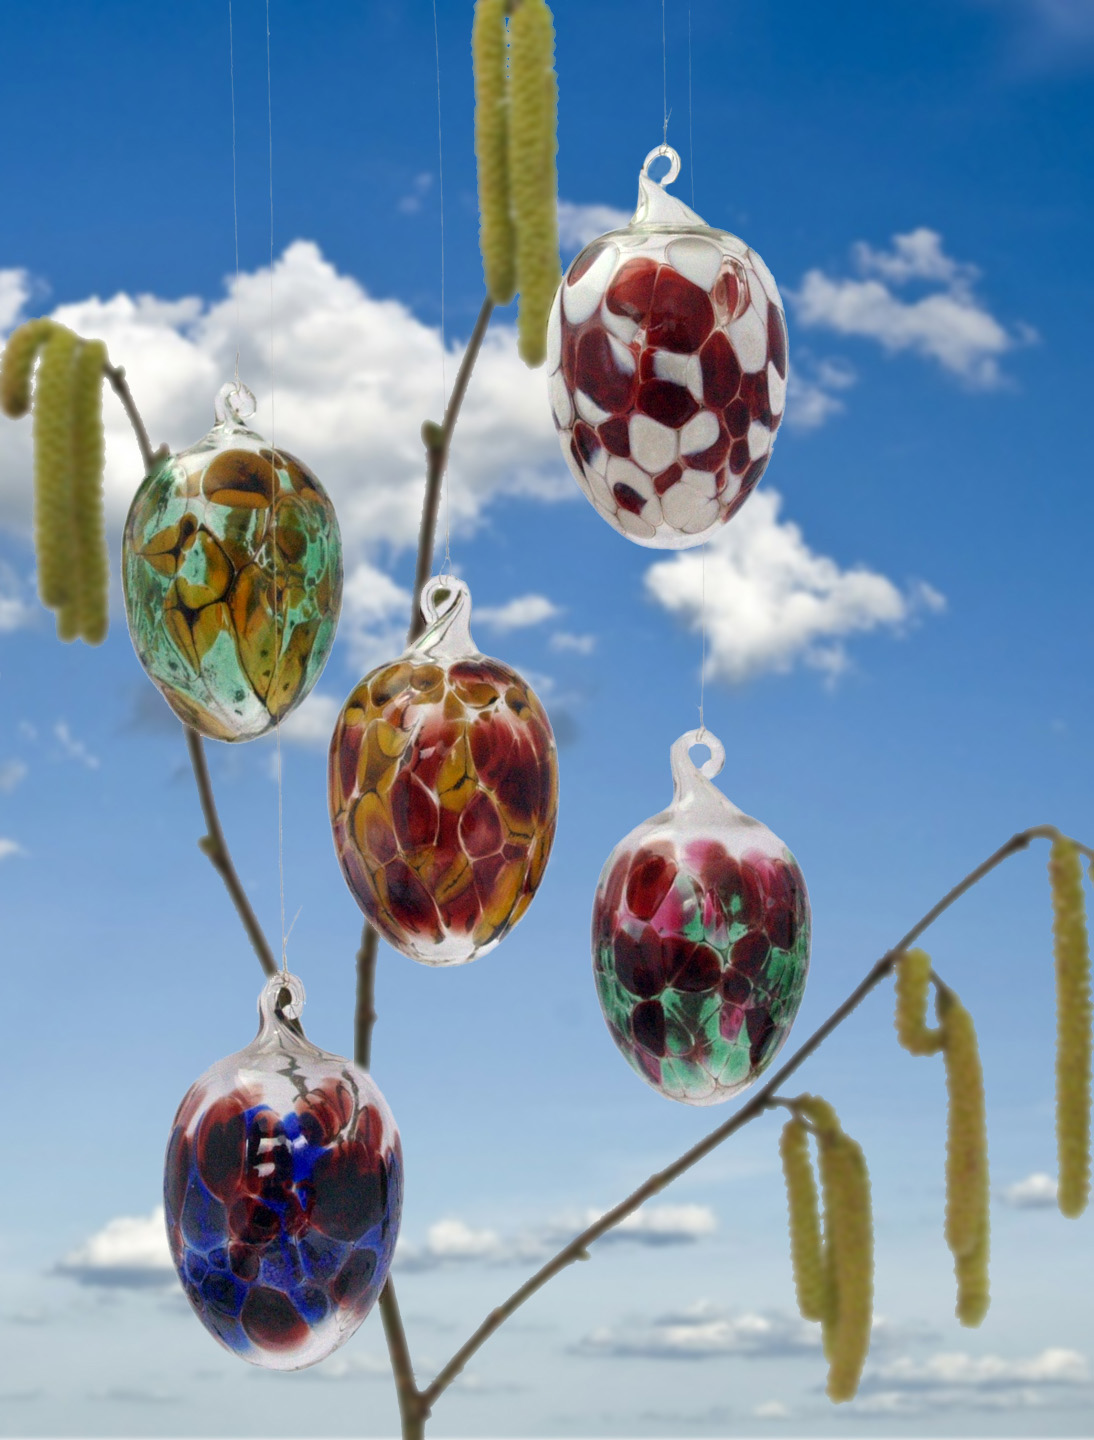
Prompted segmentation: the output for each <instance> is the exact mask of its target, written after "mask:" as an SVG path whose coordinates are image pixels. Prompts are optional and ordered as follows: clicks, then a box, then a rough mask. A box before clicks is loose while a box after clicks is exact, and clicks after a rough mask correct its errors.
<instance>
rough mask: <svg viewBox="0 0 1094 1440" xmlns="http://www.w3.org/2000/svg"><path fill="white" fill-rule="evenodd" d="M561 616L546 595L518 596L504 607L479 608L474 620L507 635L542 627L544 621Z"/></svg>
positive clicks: (560, 612) (559, 610)
mask: <svg viewBox="0 0 1094 1440" xmlns="http://www.w3.org/2000/svg"><path fill="white" fill-rule="evenodd" d="M561 614H562V611H561V609H560V608H559V607H558V606H557V605H556V604H555V602H554V601H553V600H548V598H547V596H546V595H517V596H514V598H513V599H512V600H507V601H506V602H505V604H504V605H479V606H477V607H476V609H475V611H474V617H473V618H474V619H475V621H476V622H477V623H481V624H483V625H485V626H486V627H487V629H488V630H498V631H501V632H502V633H503V634H505V633H506V632H508V631H509V630H524V629H526V628H527V627H528V626H530V625H542V624H543V622H544V620H552V619H553V618H554V617H555V616H556V615H561Z"/></svg>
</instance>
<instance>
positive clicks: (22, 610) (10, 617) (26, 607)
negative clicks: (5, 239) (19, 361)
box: [0, 272, 36, 635]
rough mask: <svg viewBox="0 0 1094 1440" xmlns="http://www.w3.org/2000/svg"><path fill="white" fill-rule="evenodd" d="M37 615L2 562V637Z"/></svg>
mask: <svg viewBox="0 0 1094 1440" xmlns="http://www.w3.org/2000/svg"><path fill="white" fill-rule="evenodd" d="M0 273H2V272H0ZM35 614H36V611H35V607H34V604H33V602H32V601H30V600H29V599H28V591H27V586H26V585H25V584H24V583H23V582H22V581H21V580H20V578H19V576H18V575H17V574H16V573H15V571H14V570H13V569H12V568H11V566H10V565H8V564H6V563H5V562H4V561H3V560H0V635H4V634H10V632H11V631H13V630H21V629H22V628H23V627H24V626H25V625H29V624H30V623H31V621H32V620H33V619H34V617H35Z"/></svg>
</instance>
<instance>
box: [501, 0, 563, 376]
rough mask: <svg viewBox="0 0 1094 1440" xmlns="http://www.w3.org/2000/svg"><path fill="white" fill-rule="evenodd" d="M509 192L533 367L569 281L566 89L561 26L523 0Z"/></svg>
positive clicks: (520, 332) (515, 21)
mask: <svg viewBox="0 0 1094 1440" xmlns="http://www.w3.org/2000/svg"><path fill="white" fill-rule="evenodd" d="M509 36H510V40H509V189H510V203H511V210H512V216H513V223H514V227H515V229H516V243H517V287H518V289H519V290H520V310H519V312H518V315H517V349H518V351H519V352H520V357H521V359H522V360H523V361H524V362H525V364H526V365H530V366H533V367H534V366H536V365H542V363H543V361H544V358H545V356H546V354H547V316H548V314H549V312H550V309H551V302H552V300H553V299H554V296H555V291H556V290H557V289H558V286H559V281H560V280H561V278H562V271H561V267H560V265H559V259H558V173H557V165H556V156H557V153H558V84H557V80H556V77H555V72H554V48H555V28H554V21H553V20H552V18H551V11H550V9H549V8H548V7H547V5H546V3H545V0H521V4H520V5H519V6H518V7H517V9H516V10H515V12H514V14H513V16H512V18H511V20H510V22H509Z"/></svg>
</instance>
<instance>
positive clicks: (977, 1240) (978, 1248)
mask: <svg viewBox="0 0 1094 1440" xmlns="http://www.w3.org/2000/svg"><path fill="white" fill-rule="evenodd" d="M938 1009H939V1019H940V1020H941V1022H942V1057H943V1060H944V1061H945V1065H946V1093H947V1096H948V1100H949V1106H948V1114H947V1122H946V1244H947V1245H948V1246H949V1247H950V1250H951V1251H952V1252H953V1257H954V1271H955V1274H956V1276H957V1281H958V1301H957V1315H958V1319H960V1320H961V1322H962V1324H965V1325H978V1324H979V1323H980V1321H981V1320H982V1319H983V1317H984V1314H985V1313H986V1311H987V1296H988V1292H987V1283H988V1282H987V1266H988V1245H989V1224H990V1222H989V1211H988V1190H989V1187H988V1140H987V1117H986V1113H985V1105H984V1073H983V1070H982V1068H981V1065H980V1050H979V1047H978V1045H977V1041H976V1030H975V1028H974V1026H973V1023H972V1016H971V1015H970V1014H969V1012H968V1011H967V1010H966V1009H965V1007H964V1005H962V1003H961V1001H960V1000H959V999H958V998H957V996H956V995H954V994H953V992H952V991H943V992H942V993H941V994H940V996H939V1001H938ZM963 1290H968V1291H969V1292H970V1294H967V1295H963V1293H962V1291H963ZM972 1292H975V1293H976V1295H979V1296H981V1297H982V1304H980V1303H979V1302H977V1303H973V1300H972V1299H970V1295H971V1294H972ZM974 1315H975V1317H976V1318H975V1319H973V1318H968V1317H970V1316H974Z"/></svg>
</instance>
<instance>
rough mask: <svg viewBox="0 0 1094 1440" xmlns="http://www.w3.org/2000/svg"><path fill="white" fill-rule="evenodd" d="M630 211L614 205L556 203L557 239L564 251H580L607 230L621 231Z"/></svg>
mask: <svg viewBox="0 0 1094 1440" xmlns="http://www.w3.org/2000/svg"><path fill="white" fill-rule="evenodd" d="M631 214H632V212H631V211H630V210H617V209H616V207H615V206H614V205H575V204H574V202H573V201H572V200H560V201H559V202H558V238H559V240H560V242H561V244H562V248H563V249H564V250H580V249H581V247H582V246H584V245H588V243H589V241H590V240H595V239H596V237H597V236H598V235H603V234H604V233H605V232H606V231H608V230H621V229H622V228H623V227H624V226H625V225H626V224H627V223H628V222H629V221H630V218H631Z"/></svg>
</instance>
